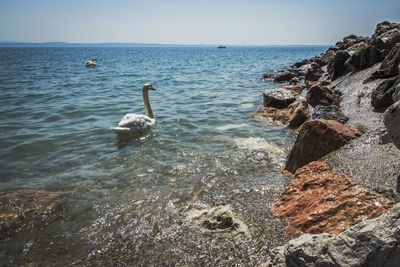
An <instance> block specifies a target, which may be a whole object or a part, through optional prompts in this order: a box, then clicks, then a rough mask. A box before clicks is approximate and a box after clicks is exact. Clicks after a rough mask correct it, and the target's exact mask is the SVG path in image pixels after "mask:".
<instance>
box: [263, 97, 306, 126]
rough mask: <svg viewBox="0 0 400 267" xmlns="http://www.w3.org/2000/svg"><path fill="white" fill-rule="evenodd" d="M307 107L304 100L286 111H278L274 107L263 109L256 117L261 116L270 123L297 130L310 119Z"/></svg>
mask: <svg viewBox="0 0 400 267" xmlns="http://www.w3.org/2000/svg"><path fill="white" fill-rule="evenodd" d="M307 107H308V104H307V101H305V100H304V99H298V100H296V101H295V102H293V103H292V104H290V105H289V106H288V107H287V108H285V109H277V108H273V107H266V108H261V109H259V110H258V111H257V112H256V116H260V117H262V118H263V119H265V120H267V121H269V122H273V123H278V124H284V125H287V126H288V127H291V128H297V127H299V126H300V125H301V124H303V122H305V121H306V120H307V119H308V117H309V114H308V110H307Z"/></svg>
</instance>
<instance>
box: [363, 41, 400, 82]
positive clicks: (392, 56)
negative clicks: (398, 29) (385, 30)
mask: <svg viewBox="0 0 400 267" xmlns="http://www.w3.org/2000/svg"><path fill="white" fill-rule="evenodd" d="M399 64H400V43H398V44H396V45H395V46H393V48H392V49H391V50H390V52H389V54H388V55H387V56H386V57H385V59H384V60H383V62H382V64H381V66H380V67H379V69H378V70H377V71H375V72H374V73H372V75H371V77H370V78H369V80H374V79H378V78H380V79H382V78H390V77H394V76H396V75H398V74H399Z"/></svg>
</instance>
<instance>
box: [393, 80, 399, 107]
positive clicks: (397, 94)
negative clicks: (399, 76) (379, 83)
mask: <svg viewBox="0 0 400 267" xmlns="http://www.w3.org/2000/svg"><path fill="white" fill-rule="evenodd" d="M392 99H393V103H396V102H397V101H399V100H400V84H399V85H397V86H396V88H395V89H394V92H393V94H392Z"/></svg>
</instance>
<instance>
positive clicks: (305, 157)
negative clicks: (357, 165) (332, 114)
mask: <svg viewBox="0 0 400 267" xmlns="http://www.w3.org/2000/svg"><path fill="white" fill-rule="evenodd" d="M361 134H362V133H361V132H360V131H359V130H357V129H354V128H351V127H349V126H347V125H343V124H341V123H340V122H337V121H331V120H323V119H317V120H311V121H307V122H306V123H304V124H303V126H302V127H301V129H300V131H299V134H298V136H297V139H296V141H295V143H294V145H293V147H292V149H291V150H290V152H289V154H288V156H287V160H286V166H285V170H288V171H289V172H295V171H296V170H297V169H298V168H300V167H302V166H304V165H306V164H307V163H309V162H311V161H314V160H318V159H319V158H321V157H322V156H324V155H326V154H328V153H330V152H332V151H334V150H336V149H338V148H339V147H341V146H343V145H345V144H346V143H347V142H348V141H350V140H351V139H355V138H357V137H359V136H361Z"/></svg>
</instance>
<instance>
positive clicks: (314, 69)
mask: <svg viewBox="0 0 400 267" xmlns="http://www.w3.org/2000/svg"><path fill="white" fill-rule="evenodd" d="M323 74H324V71H323V70H322V69H321V66H320V65H318V64H317V63H315V62H313V63H311V65H310V67H309V68H308V69H307V71H306V74H305V77H304V79H306V80H308V81H317V80H318V79H319V78H320V77H321V76H322V75H323Z"/></svg>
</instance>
